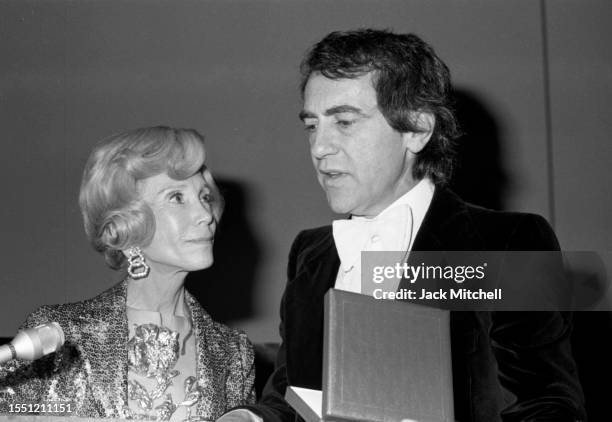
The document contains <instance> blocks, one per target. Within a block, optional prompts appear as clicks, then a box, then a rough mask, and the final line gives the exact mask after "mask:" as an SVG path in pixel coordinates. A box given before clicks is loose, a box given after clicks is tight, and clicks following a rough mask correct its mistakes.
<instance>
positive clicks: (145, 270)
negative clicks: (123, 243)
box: [127, 246, 150, 280]
mask: <svg viewBox="0 0 612 422" xmlns="http://www.w3.org/2000/svg"><path fill="white" fill-rule="evenodd" d="M127 255H128V257H127V259H128V268H127V272H128V274H129V275H130V277H132V278H133V279H134V280H138V279H140V278H145V277H146V276H148V275H149V270H150V268H149V266H148V265H147V263H146V262H145V258H144V256H143V255H142V251H141V250H140V248H139V247H138V246H132V247H131V248H130V249H128V250H127Z"/></svg>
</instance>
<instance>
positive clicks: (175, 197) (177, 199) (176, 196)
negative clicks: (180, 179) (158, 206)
mask: <svg viewBox="0 0 612 422" xmlns="http://www.w3.org/2000/svg"><path fill="white" fill-rule="evenodd" d="M170 202H174V203H175V204H182V203H184V202H185V201H184V197H183V194H182V193H180V192H175V193H173V194H172V195H170Z"/></svg>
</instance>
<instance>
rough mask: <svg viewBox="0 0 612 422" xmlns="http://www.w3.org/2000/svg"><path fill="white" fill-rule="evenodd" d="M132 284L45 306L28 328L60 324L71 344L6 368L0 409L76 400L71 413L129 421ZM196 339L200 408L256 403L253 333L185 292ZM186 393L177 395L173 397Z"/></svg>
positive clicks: (216, 412) (209, 412) (208, 413)
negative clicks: (213, 314) (220, 318)
mask: <svg viewBox="0 0 612 422" xmlns="http://www.w3.org/2000/svg"><path fill="white" fill-rule="evenodd" d="M126 297H127V282H126V281H123V282H121V283H119V284H117V285H116V286H114V287H112V288H111V289H109V290H107V291H105V292H104V293H102V294H100V295H98V296H96V297H94V298H93V299H90V300H85V301H82V302H77V303H69V304H63V305H52V306H43V307H41V308H40V309H38V310H37V311H36V312H34V313H32V314H31V315H30V316H29V317H28V319H27V320H26V323H25V324H24V326H23V327H22V328H28V327H34V326H37V325H40V324H44V323H47V322H51V321H56V322H58V323H59V324H60V326H61V327H62V329H63V330H64V335H65V343H64V346H63V347H62V348H61V349H60V350H59V351H57V352H55V353H53V354H51V355H48V356H45V357H43V358H41V359H39V360H37V361H34V362H32V363H30V362H25V361H21V360H15V361H11V362H9V363H8V364H6V365H4V366H3V365H0V391H3V393H2V394H1V395H0V413H4V412H7V411H8V410H9V405H10V404H11V403H14V404H17V403H26V404H28V403H32V404H35V403H44V402H49V401H54V402H55V401H59V402H64V403H72V409H71V410H72V413H71V414H70V415H69V416H81V417H96V418H127V417H128V413H127V412H126V410H125V408H126V406H127V405H128V391H127V383H128V349H127V342H128V323H127V314H126ZM185 298H186V303H187V306H188V307H189V311H190V313H191V318H192V323H193V330H194V336H195V339H196V360H197V362H196V372H197V373H196V374H194V375H195V376H196V378H197V379H198V384H199V385H200V386H201V387H202V388H203V390H204V391H203V392H204V394H203V397H202V399H201V400H200V402H198V404H197V405H196V407H197V408H196V409H194V410H193V414H194V415H196V414H197V415H199V416H202V417H204V418H207V419H209V420H215V419H216V418H218V417H219V416H221V415H222V414H223V413H224V412H225V411H226V410H227V409H229V408H232V407H235V406H239V405H245V404H249V403H253V402H254V401H255V394H254V389H253V382H254V377H255V372H254V365H253V349H252V346H251V343H250V342H249V340H248V339H247V338H246V335H245V334H243V333H240V332H237V331H235V330H232V329H230V328H228V327H226V326H224V325H222V324H219V323H216V322H214V321H213V320H212V319H211V318H210V317H209V316H208V314H207V313H206V312H205V311H204V309H203V308H202V307H201V306H200V304H199V303H198V302H197V300H196V299H195V298H193V296H191V295H190V294H189V293H187V292H186V294H185ZM182 399H183V397H174V402H175V403H177V402H178V401H181V400H182Z"/></svg>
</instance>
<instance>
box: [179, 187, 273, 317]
mask: <svg viewBox="0 0 612 422" xmlns="http://www.w3.org/2000/svg"><path fill="white" fill-rule="evenodd" d="M217 185H218V186H219V190H220V191H221V194H222V195H223V197H224V198H225V211H224V214H223V218H222V219H221V224H220V225H219V227H217V232H216V234H215V249H214V256H215V264H214V265H213V266H212V267H210V268H208V269H206V270H202V271H196V272H192V273H190V274H189V275H188V276H187V281H186V283H187V284H186V285H187V289H188V290H189V292H191V294H193V295H194V296H195V297H196V298H197V299H198V301H199V302H200V304H201V305H202V306H203V307H204V309H206V311H207V312H208V313H209V314H210V315H211V316H212V318H213V319H214V320H216V321H219V322H223V323H227V322H229V321H235V320H241V319H245V318H249V317H251V316H253V297H254V288H255V280H256V278H257V270H258V268H259V261H260V258H261V254H260V249H261V248H260V243H259V242H258V240H257V239H256V238H255V235H254V234H253V230H252V225H251V223H250V222H249V221H248V220H247V217H246V210H247V209H248V208H249V201H248V198H247V197H248V195H247V194H246V192H245V189H244V186H243V185H242V184H240V183H239V182H236V181H233V180H223V179H222V180H217Z"/></svg>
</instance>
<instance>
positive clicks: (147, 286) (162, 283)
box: [127, 266, 187, 316]
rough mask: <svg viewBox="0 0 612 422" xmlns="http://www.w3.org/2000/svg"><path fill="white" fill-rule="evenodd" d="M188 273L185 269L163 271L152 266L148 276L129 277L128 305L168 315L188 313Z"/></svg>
mask: <svg viewBox="0 0 612 422" xmlns="http://www.w3.org/2000/svg"><path fill="white" fill-rule="evenodd" d="M186 275H187V273H186V272H185V271H174V272H161V271H157V270H156V269H155V268H154V267H153V266H151V269H150V271H149V275H148V276H147V277H145V278H142V279H139V280H133V279H131V278H130V279H128V286H127V305H128V306H129V307H132V308H136V309H142V310H148V311H156V312H159V313H160V314H162V315H166V316H172V315H180V316H185V315H187V313H186V312H185V311H186V310H185V299H184V296H185V287H184V283H185V276H186Z"/></svg>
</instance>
